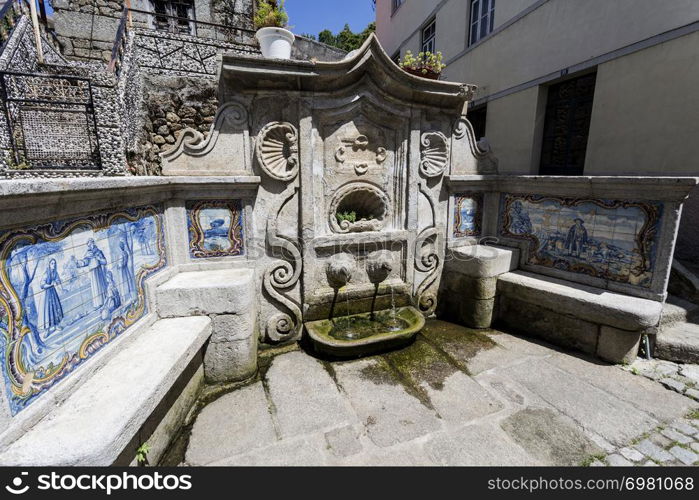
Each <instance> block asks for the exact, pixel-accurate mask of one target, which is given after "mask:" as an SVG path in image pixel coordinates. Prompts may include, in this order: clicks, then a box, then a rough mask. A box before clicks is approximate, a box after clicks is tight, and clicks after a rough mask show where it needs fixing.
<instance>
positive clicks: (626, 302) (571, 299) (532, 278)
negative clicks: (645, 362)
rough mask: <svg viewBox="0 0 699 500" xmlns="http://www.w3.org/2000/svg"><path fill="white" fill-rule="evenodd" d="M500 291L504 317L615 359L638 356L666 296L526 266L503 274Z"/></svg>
mask: <svg viewBox="0 0 699 500" xmlns="http://www.w3.org/2000/svg"><path fill="white" fill-rule="evenodd" d="M497 293H498V303H497V311H496V315H497V320H498V322H499V323H502V324H503V325H505V326H506V327H508V328H510V329H512V330H516V331H520V332H523V333H525V334H529V335H533V336H537V337H541V338H543V339H545V340H547V341H549V342H552V343H554V344H557V345H560V346H563V347H569V348H574V349H578V350H580V351H583V352H586V353H589V354H593V355H596V356H598V357H600V358H602V359H604V360H606V361H611V362H614V363H619V362H627V361H631V360H632V359H633V358H634V357H635V356H636V354H637V352H638V346H639V342H640V339H641V335H642V334H643V333H653V332H654V331H655V327H656V326H657V325H658V322H659V321H660V315H661V311H662V303H661V302H657V301H654V300H648V299H642V298H637V297H630V296H628V295H622V294H618V293H613V292H610V291H607V290H603V289H600V288H594V287H591V286H586V285H581V284H578V283H573V282H570V281H566V280H562V279H556V278H550V277H546V276H541V275H538V274H532V273H528V272H524V271H515V272H507V273H504V274H501V275H500V276H499V277H498V280H497Z"/></svg>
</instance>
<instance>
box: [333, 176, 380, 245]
mask: <svg viewBox="0 0 699 500" xmlns="http://www.w3.org/2000/svg"><path fill="white" fill-rule="evenodd" d="M389 213H390V201H389V199H388V196H387V195H386V193H384V192H383V191H382V190H381V189H380V188H378V187H377V186H374V185H373V184H369V183H368V182H352V183H350V184H347V185H346V186H344V187H342V188H340V189H339V190H338V191H337V192H336V193H335V196H334V198H333V200H332V202H331V203H330V209H329V213H328V217H329V222H330V227H331V228H332V230H333V232H335V233H363V232H365V231H380V230H381V229H383V227H384V225H385V223H386V220H387V218H388V214H389Z"/></svg>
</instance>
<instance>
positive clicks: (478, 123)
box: [468, 104, 488, 141]
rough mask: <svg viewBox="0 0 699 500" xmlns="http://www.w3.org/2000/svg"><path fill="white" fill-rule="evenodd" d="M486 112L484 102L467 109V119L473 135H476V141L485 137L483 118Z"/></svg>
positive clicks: (486, 108) (486, 107)
mask: <svg viewBox="0 0 699 500" xmlns="http://www.w3.org/2000/svg"><path fill="white" fill-rule="evenodd" d="M487 114H488V106H487V105H486V104H484V105H482V106H478V107H477V108H473V109H469V110H468V121H470V122H471V125H472V126H473V135H475V136H476V140H477V141H478V140H480V139H481V138H482V137H485V118H486V115H487Z"/></svg>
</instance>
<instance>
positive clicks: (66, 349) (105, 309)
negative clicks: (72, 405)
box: [0, 206, 166, 415]
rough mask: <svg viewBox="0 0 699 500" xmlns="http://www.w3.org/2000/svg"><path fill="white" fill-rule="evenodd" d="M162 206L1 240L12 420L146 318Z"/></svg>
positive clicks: (160, 259)
mask: <svg viewBox="0 0 699 500" xmlns="http://www.w3.org/2000/svg"><path fill="white" fill-rule="evenodd" d="M165 265H166V256H165V237H164V234H163V215H162V208H161V207H160V206H145V207H138V208H130V209H125V210H122V211H118V212H109V213H101V214H97V215H92V216H88V217H83V218H76V219H70V220H63V221H57V222H52V223H47V224H42V225H37V226H33V227H29V228H21V229H13V230H8V231H3V232H0V334H1V335H0V343H1V347H2V352H3V356H2V360H0V367H1V368H2V372H3V376H4V380H5V388H6V391H7V398H8V400H9V403H10V410H11V412H12V414H13V415H15V414H17V413H18V412H19V411H21V410H22V409H23V408H25V407H26V406H27V405H28V404H30V403H31V402H32V401H34V400H35V399H36V398H38V397H40V396H41V394H42V393H43V392H45V391H46V390H47V389H48V388H50V387H51V386H52V385H53V384H55V383H56V382H58V381H59V380H61V379H62V378H64V377H65V376H67V375H68V374H70V373H71V372H72V371H73V370H74V369H75V368H76V367H77V366H79V365H80V364H81V363H83V362H84V361H85V360H87V359H88V358H89V357H90V356H92V355H93V354H94V353H95V352H97V351H98V350H99V349H100V348H102V347H103V346H104V345H105V344H107V343H108V342H110V341H111V340H113V339H114V338H115V337H117V336H118V335H119V334H121V333H122V332H123V331H124V330H126V329H127V328H128V327H129V326H131V325H132V324H134V323H135V322H136V321H137V320H139V319H140V318H141V317H143V315H144V314H145V313H146V312H147V304H146V297H145V290H144V283H145V280H146V278H148V277H149V276H151V275H152V274H154V273H156V272H157V271H159V270H160V269H162V268H163V267H165Z"/></svg>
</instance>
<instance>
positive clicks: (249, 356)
mask: <svg viewBox="0 0 699 500" xmlns="http://www.w3.org/2000/svg"><path fill="white" fill-rule="evenodd" d="M204 370H205V373H206V381H207V382H209V383H210V384H215V383H220V382H235V381H242V380H246V379H248V378H250V377H252V376H253V375H255V372H257V335H251V336H249V337H248V338H247V339H242V340H233V341H230V342H209V345H208V346H207V348H206V353H205V354H204Z"/></svg>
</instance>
